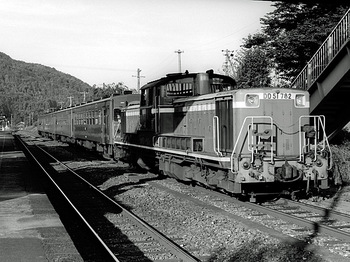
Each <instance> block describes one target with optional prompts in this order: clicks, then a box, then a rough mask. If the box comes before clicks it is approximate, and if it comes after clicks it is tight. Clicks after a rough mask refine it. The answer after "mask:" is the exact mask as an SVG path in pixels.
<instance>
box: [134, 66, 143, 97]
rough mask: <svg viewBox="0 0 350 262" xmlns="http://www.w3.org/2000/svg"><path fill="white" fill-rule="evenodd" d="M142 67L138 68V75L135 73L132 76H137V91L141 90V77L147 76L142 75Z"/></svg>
mask: <svg viewBox="0 0 350 262" xmlns="http://www.w3.org/2000/svg"><path fill="white" fill-rule="evenodd" d="M141 71H142V70H141V69H140V68H137V71H136V72H137V75H136V76H135V75H133V76H132V77H137V92H138V91H139V90H140V87H141V77H145V76H142V75H140V73H141Z"/></svg>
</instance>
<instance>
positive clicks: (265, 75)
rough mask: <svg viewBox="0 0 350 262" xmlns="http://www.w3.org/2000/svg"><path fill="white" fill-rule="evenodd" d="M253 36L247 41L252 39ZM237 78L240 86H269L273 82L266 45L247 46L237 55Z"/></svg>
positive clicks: (246, 40)
mask: <svg viewBox="0 0 350 262" xmlns="http://www.w3.org/2000/svg"><path fill="white" fill-rule="evenodd" d="M251 38H252V36H248V38H247V39H245V40H244V41H245V43H247V42H248V41H249V42H250V41H252V39H251ZM234 64H235V70H234V71H235V77H234V78H235V79H236V81H237V86H238V88H252V87H268V86H270V84H271V77H270V73H271V60H270V59H269V57H268V56H267V53H266V48H265V47H264V46H259V45H255V46H250V47H249V46H246V45H243V47H242V49H241V50H240V51H239V52H238V53H237V55H236V57H235V62H234Z"/></svg>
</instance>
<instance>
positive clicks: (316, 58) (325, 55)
mask: <svg viewBox="0 0 350 262" xmlns="http://www.w3.org/2000/svg"><path fill="white" fill-rule="evenodd" d="M349 40H350V9H349V10H348V11H347V12H346V13H345V15H344V16H343V17H342V19H341V20H340V21H339V22H338V24H337V25H336V26H335V27H334V29H333V31H332V32H331V33H330V34H329V36H328V37H327V39H326V40H325V41H324V42H323V43H322V45H321V46H320V48H319V49H318V50H317V51H316V53H315V54H314V55H313V57H312V58H311V59H310V60H309V61H308V62H307V64H306V66H305V67H304V68H303V70H302V71H301V72H300V73H299V75H298V76H297V77H296V78H295V79H294V80H293V81H292V83H291V87H293V88H298V89H303V90H308V89H309V88H310V87H311V85H312V84H313V83H314V82H315V81H316V79H317V78H318V77H319V76H320V75H321V73H322V72H323V71H324V69H325V68H326V67H327V66H328V65H329V64H330V62H331V61H332V60H333V58H334V57H335V56H336V55H337V54H338V53H339V52H340V51H341V50H342V48H343V46H344V45H345V44H346V43H347V42H348V41H349Z"/></svg>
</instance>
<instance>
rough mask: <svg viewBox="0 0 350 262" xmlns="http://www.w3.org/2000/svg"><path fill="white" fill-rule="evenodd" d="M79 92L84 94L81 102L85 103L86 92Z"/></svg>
mask: <svg viewBox="0 0 350 262" xmlns="http://www.w3.org/2000/svg"><path fill="white" fill-rule="evenodd" d="M80 94H83V95H84V99H83V103H86V94H87V92H85V91H84V92H80Z"/></svg>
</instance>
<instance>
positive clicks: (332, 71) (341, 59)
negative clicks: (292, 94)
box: [292, 9, 350, 138]
mask: <svg viewBox="0 0 350 262" xmlns="http://www.w3.org/2000/svg"><path fill="white" fill-rule="evenodd" d="M292 87H294V88H299V89H304V90H308V91H309V93H310V112H311V114H312V115H324V116H325V117H326V134H327V136H328V137H329V138H332V137H333V136H334V135H335V134H336V133H337V132H338V131H340V130H341V129H342V128H343V127H344V126H345V125H346V124H347V123H349V122H350V9H349V10H348V11H347V13H346V14H345V15H344V16H343V18H342V19H341V20H340V22H339V23H338V24H337V26H336V27H335V28H334V29H333V31H332V32H331V34H330V35H329V36H328V38H327V39H326V40H325V41H324V42H323V44H322V45H321V47H320V48H319V49H318V51H317V52H316V53H315V54H314V56H313V57H312V58H311V59H310V61H309V62H308V63H307V65H306V66H305V67H304V69H303V70H302V71H301V72H300V74H299V75H298V76H297V77H296V79H295V80H294V81H293V83H292Z"/></svg>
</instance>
